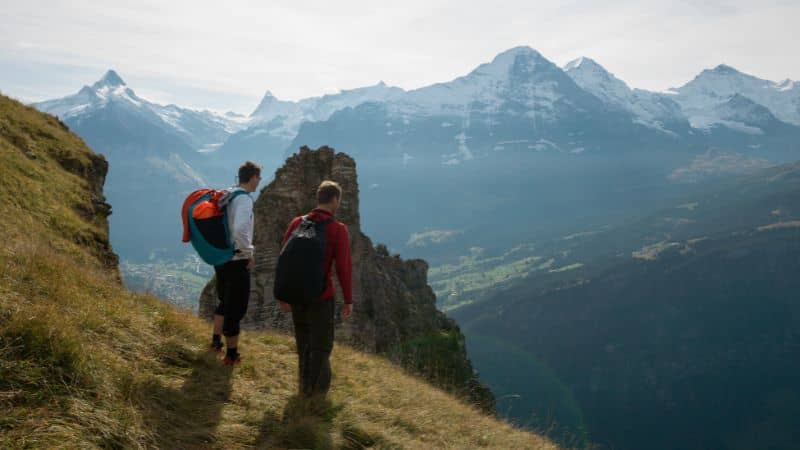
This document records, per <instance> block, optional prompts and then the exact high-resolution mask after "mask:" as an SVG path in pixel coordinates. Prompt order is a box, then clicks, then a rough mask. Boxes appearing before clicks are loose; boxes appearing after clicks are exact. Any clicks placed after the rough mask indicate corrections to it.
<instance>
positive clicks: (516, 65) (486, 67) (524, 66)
mask: <svg viewBox="0 0 800 450" xmlns="http://www.w3.org/2000/svg"><path fill="white" fill-rule="evenodd" d="M553 67H555V65H554V64H553V63H552V62H550V61H548V60H547V59H546V58H545V57H544V56H542V54H541V53H539V52H538V51H536V50H534V49H532V48H530V47H527V46H522V47H514V48H511V49H509V50H506V51H504V52H502V53H500V54H498V55H497V56H495V57H494V59H492V61H491V62H489V63H485V64H481V65H480V66H478V67H477V68H476V69H475V70H473V71H472V72H470V73H469V75H467V78H470V77H489V78H494V79H499V80H504V79H507V78H508V77H509V76H511V75H512V74H513V73H515V72H516V73H532V72H535V71H537V70H540V71H541V70H542V69H550V70H552V68H553Z"/></svg>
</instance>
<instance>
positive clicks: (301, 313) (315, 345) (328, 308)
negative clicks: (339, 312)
mask: <svg viewBox="0 0 800 450" xmlns="http://www.w3.org/2000/svg"><path fill="white" fill-rule="evenodd" d="M335 307H336V303H335V302H334V300H333V299H329V300H323V301H317V302H313V303H309V304H304V305H292V321H293V322H294V338H295V342H296V344H297V359H298V363H299V364H298V369H299V374H300V380H299V381H300V392H301V393H302V394H303V395H306V396H310V395H314V394H322V395H325V394H327V392H328V389H329V388H330V386H331V362H330V357H331V350H333V315H334V308H335Z"/></svg>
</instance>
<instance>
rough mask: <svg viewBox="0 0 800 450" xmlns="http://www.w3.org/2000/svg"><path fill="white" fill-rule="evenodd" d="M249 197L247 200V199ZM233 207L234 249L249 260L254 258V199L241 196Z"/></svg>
mask: <svg viewBox="0 0 800 450" xmlns="http://www.w3.org/2000/svg"><path fill="white" fill-rule="evenodd" d="M245 197H247V198H245ZM231 203H232V205H231V206H233V230H231V231H232V232H233V233H232V235H233V236H232V237H233V247H234V248H235V249H236V250H238V251H239V252H241V253H242V254H243V255H244V256H246V257H247V258H248V259H251V258H253V254H254V252H255V247H253V199H252V198H250V197H249V196H244V195H240V196H238V197H236V198H234V199H233V201H232V202H231Z"/></svg>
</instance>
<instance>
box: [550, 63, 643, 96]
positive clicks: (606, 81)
mask: <svg viewBox="0 0 800 450" xmlns="http://www.w3.org/2000/svg"><path fill="white" fill-rule="evenodd" d="M564 71H565V72H567V75H569V76H570V78H572V80H573V81H575V82H576V83H577V84H578V86H580V87H582V88H584V89H587V90H589V92H592V91H593V90H597V91H599V92H600V91H602V92H603V93H604V94H605V93H609V94H611V93H613V94H614V95H615V96H616V97H626V96H628V95H630V93H631V89H630V88H629V87H628V85H627V84H625V82H624V81H622V80H620V79H619V78H617V77H615V76H614V75H613V74H612V73H611V72H609V71H607V70H606V69H605V67H603V66H601V65H600V64H598V63H597V62H596V61H595V60H593V59H591V58H586V57H580V58H578V59H575V60H572V61H570V62H568V63H567V64H566V65H565V66H564ZM592 93H593V94H595V95H597V94H596V93H595V92H592ZM605 96H606V95H603V96H601V99H602V98H603V97H605Z"/></svg>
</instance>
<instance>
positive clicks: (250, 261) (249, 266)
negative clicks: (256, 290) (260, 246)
mask: <svg viewBox="0 0 800 450" xmlns="http://www.w3.org/2000/svg"><path fill="white" fill-rule="evenodd" d="M255 267H256V260H255V258H253V257H252V256H251V257H250V258H249V259H248V260H247V270H248V271H250V272H252V271H253V269H254V268H255Z"/></svg>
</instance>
